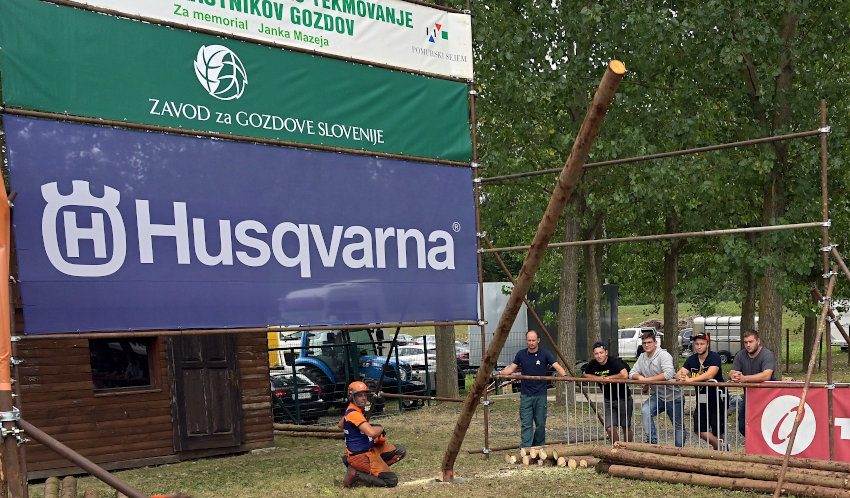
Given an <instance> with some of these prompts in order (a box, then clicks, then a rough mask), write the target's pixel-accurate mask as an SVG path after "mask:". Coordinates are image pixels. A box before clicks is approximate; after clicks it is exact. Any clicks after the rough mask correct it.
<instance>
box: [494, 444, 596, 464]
mask: <svg viewBox="0 0 850 498" xmlns="http://www.w3.org/2000/svg"><path fill="white" fill-rule="evenodd" d="M593 448H595V446H592V445H573V446H567V445H564V444H551V445H546V446H534V447H529V448H521V449H520V450H519V453H518V454H516V453H508V454H506V455H505V462H506V463H507V464H508V465H531V466H534V465H536V466H538V467H568V468H571V469H575V468H585V467H593V466H594V465H596V464H597V463H598V462H599V459H598V458H596V457H594V456H592V455H591V452H592V450H593Z"/></svg>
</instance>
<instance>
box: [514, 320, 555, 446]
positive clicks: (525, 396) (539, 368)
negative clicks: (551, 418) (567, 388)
mask: <svg viewBox="0 0 850 498" xmlns="http://www.w3.org/2000/svg"><path fill="white" fill-rule="evenodd" d="M525 344H526V345H527V346H528V349H522V350H520V351H518V352H517V354H516V356H515V357H514V362H513V363H511V364H510V366H508V368H506V369H504V370H502V371H501V372H500V373H501V374H502V375H510V374H512V373H514V372H515V371H516V370H517V368H519V369H520V370H522V375H536V376H540V375H546V374H547V372H548V370H549V365H552V366H553V367H554V368H555V370H556V371H557V372H558V374H560V375H561V376H566V375H567V373H566V372H565V371H564V367H562V366H561V365H559V364H558V362H557V361H555V357H554V356H552V353H550V352H549V351H546V350H545V349H540V338H539V337H538V335H537V332H536V331H534V330H529V331H528V332H527V333H526V334H525ZM548 410H549V402H548V401H547V399H546V381H545V380H524V381H522V388H521V389H520V403H519V418H520V420H521V421H522V443H521V444H520V448H527V447H529V446H542V445H544V444H546V413H547V411H548Z"/></svg>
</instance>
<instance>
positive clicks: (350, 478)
mask: <svg viewBox="0 0 850 498" xmlns="http://www.w3.org/2000/svg"><path fill="white" fill-rule="evenodd" d="M357 474H358V472H357V469H355V468H354V467H352V466H350V465H349V466H348V471H346V473H345V479H344V480H343V481H342V487H344V488H350V487H352V486H354V485H355V484H357Z"/></svg>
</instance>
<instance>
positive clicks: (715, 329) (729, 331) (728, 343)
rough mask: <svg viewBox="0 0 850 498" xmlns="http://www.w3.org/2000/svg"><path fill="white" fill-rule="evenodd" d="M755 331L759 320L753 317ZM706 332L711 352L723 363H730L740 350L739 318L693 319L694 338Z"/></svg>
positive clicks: (711, 317)
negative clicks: (716, 354)
mask: <svg viewBox="0 0 850 498" xmlns="http://www.w3.org/2000/svg"><path fill="white" fill-rule="evenodd" d="M755 320H756V330H758V328H759V323H758V322H759V319H758V317H755ZM700 332H707V333H708V336H709V338H710V339H711V341H710V345H711V346H710V347H711V350H712V351H716V352H717V353H718V354H719V355H720V359H721V360H722V361H723V363H732V360H733V359H734V358H735V354H736V353H737V352H738V351H740V350H741V317H740V316H698V317H695V318H694V337H695V336H696V335H697V334H699V333H700Z"/></svg>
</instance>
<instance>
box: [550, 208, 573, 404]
mask: <svg viewBox="0 0 850 498" xmlns="http://www.w3.org/2000/svg"><path fill="white" fill-rule="evenodd" d="M575 204H576V202H575V201H574V200H571V201H570V203H569V204H568V206H575ZM576 217H577V215H576V214H574V210H572V209H569V207H568V209H567V213H566V214H565V217H564V222H565V233H564V242H572V241H574V240H578V220H577V219H576ZM578 257H579V252H578V247H577V246H567V247H565V248H564V257H563V260H562V262H561V289H560V293H559V294H558V345H559V346H560V347H561V352H562V353H564V357H565V358H566V361H568V362H569V363H570V366H572V365H575V364H576V315H577V314H578V308H577V306H578V304H577V303H578ZM566 366H567V365H564V367H566ZM576 375H578V373H576ZM567 397H568V398H569V399H566V398H567ZM555 399H556V400H557V403H558V406H564V404H565V403H566V406H572V404H573V402H574V400H575V390H574V389H565V390H564V389H556V390H555Z"/></svg>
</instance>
